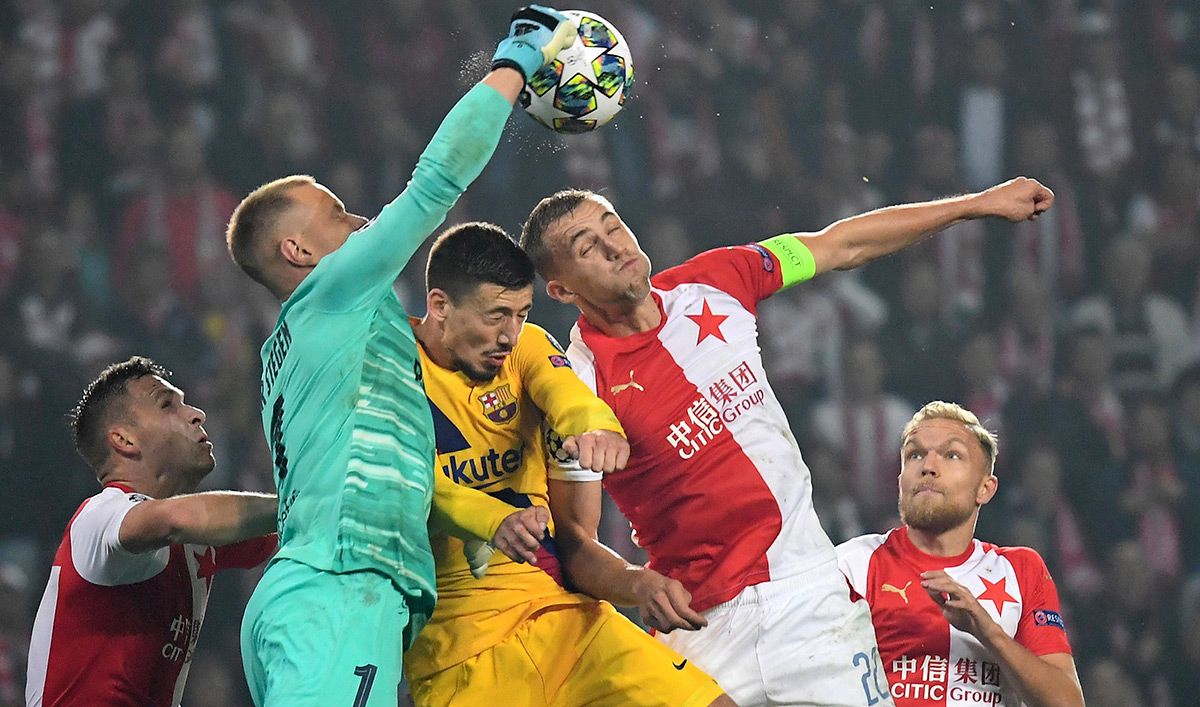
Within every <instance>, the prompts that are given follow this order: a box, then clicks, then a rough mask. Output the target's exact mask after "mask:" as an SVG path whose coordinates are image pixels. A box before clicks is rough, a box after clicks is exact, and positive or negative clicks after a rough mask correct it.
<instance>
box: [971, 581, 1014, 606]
mask: <svg viewBox="0 0 1200 707" xmlns="http://www.w3.org/2000/svg"><path fill="white" fill-rule="evenodd" d="M979 581H980V582H983V586H984V587H986V589H984V590H983V593H982V594H980V595H979V596H977V597H975V598H976V599H978V600H979V603H980V604H982V603H983V602H985V601H990V602H992V603H993V604H995V605H996V613H997V614H1003V613H1004V605H1005V604H1007V603H1008V602H1010V601H1011V602H1013V603H1014V604H1015V603H1016V602H1017V600H1016V599H1014V598H1013V597H1012V595H1010V594H1009V593H1008V592H1007V591H1005V589H1004V583H1005V582H1006V581H1007V580H1006V579H1005V578H1004V577H1001V578H1000V581H999V582H989V581H987V580H986V579H984V578H983V577H980V578H979Z"/></svg>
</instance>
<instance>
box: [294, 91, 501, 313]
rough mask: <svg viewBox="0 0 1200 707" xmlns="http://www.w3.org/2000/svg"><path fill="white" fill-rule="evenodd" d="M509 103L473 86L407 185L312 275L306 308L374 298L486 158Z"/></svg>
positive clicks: (333, 306) (333, 308) (350, 305)
mask: <svg viewBox="0 0 1200 707" xmlns="http://www.w3.org/2000/svg"><path fill="white" fill-rule="evenodd" d="M511 113H512V106H511V105H510V104H509V103H508V101H507V100H505V99H504V97H503V96H501V95H500V93H499V92H498V91H496V90H495V89H493V88H492V87H491V86H487V85H484V84H479V85H477V86H475V87H474V88H473V89H471V90H470V91H468V92H467V94H466V95H465V96H463V97H462V98H461V99H460V100H459V101H458V103H457V104H456V105H455V106H454V108H452V109H451V110H450V113H449V114H447V115H446V118H445V119H444V120H443V121H442V124H441V126H440V127H439V128H438V130H437V133H435V134H434V136H433V139H432V140H431V141H430V142H429V145H428V146H427V147H426V148H425V151H424V152H423V153H422V154H421V157H420V158H419V159H418V160H417V166H416V169H415V170H414V171H413V175H412V179H411V180H410V181H409V183H408V186H407V187H406V188H405V189H404V191H403V192H401V194H400V195H399V196H397V197H396V198H395V200H393V201H392V202H391V203H390V204H388V205H387V206H385V207H383V210H382V211H380V212H379V215H378V216H376V217H375V218H374V219H373V220H372V221H371V222H370V223H368V224H367V225H366V226H365V227H363V228H362V229H360V230H359V231H358V232H356V233H354V234H351V236H350V238H349V239H347V241H346V242H345V244H343V245H342V246H341V247H340V248H338V249H337V250H336V251H334V252H333V253H330V254H329V255H328V256H326V257H325V258H323V259H322V260H321V262H320V263H319V264H318V265H317V268H316V269H315V270H314V271H313V273H312V276H310V277H313V278H314V282H313V285H312V290H311V291H310V293H309V297H310V298H311V299H310V301H311V302H312V306H314V307H317V308H319V309H324V310H329V311H341V310H348V309H353V308H355V307H356V306H360V305H361V304H363V303H366V302H371V301H374V300H375V299H376V298H377V297H378V295H379V292H380V290H381V289H383V288H387V287H391V286H392V283H393V282H394V281H395V279H396V277H397V276H399V274H400V271H401V270H402V269H403V268H404V266H405V265H406V264H407V263H408V260H409V258H411V257H412V255H413V253H415V252H416V250H417V248H419V247H420V245H421V243H422V242H424V241H425V239H426V238H428V237H429V236H430V235H431V234H432V233H433V231H434V230H435V229H436V228H437V227H438V226H439V225H440V224H441V223H442V221H444V220H445V218H446V214H447V212H449V211H450V209H451V208H452V207H453V206H454V203H455V202H456V201H458V197H459V196H461V195H462V193H463V192H464V191H466V189H467V186H468V185H470V183H471V182H473V181H474V180H475V178H476V177H478V176H479V173H480V172H482V171H483V168H484V167H485V166H486V165H487V162H488V160H489V159H491V156H492V153H493V152H494V151H495V149H496V145H497V144H499V142H500V134H501V132H502V131H503V129H504V124H505V122H506V121H507V120H508V116H509V115H510V114H511Z"/></svg>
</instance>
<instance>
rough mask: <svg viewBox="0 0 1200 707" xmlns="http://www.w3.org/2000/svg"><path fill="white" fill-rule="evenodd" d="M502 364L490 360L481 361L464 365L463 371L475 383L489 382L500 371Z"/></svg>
mask: <svg viewBox="0 0 1200 707" xmlns="http://www.w3.org/2000/svg"><path fill="white" fill-rule="evenodd" d="M502 365H504V364H502V363H501V364H495V363H492V362H491V361H483V362H480V363H476V364H474V365H472V366H466V367H464V370H463V373H466V374H467V377H468V378H470V379H471V380H473V381H475V382H476V383H490V382H492V380H493V379H495V377H496V376H497V375H498V374H499V373H500V367H501V366H502Z"/></svg>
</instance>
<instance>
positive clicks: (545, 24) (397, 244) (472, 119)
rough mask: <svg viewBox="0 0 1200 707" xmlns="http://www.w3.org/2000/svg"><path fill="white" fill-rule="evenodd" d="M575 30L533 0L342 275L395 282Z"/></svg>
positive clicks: (356, 246)
mask: <svg viewBox="0 0 1200 707" xmlns="http://www.w3.org/2000/svg"><path fill="white" fill-rule="evenodd" d="M575 34H576V30H575V27H574V25H573V24H572V23H571V22H570V21H569V20H567V19H566V18H565V16H563V15H562V14H561V13H559V12H558V11H556V10H553V9H551V8H548V7H542V6H538V5H532V6H529V7H525V8H522V9H520V10H518V11H517V12H516V13H515V14H514V15H513V17H512V21H511V23H510V25H509V34H508V36H507V37H506V38H505V39H504V40H503V41H501V42H500V45H499V47H498V48H497V49H496V53H495V56H494V58H493V62H492V67H493V68H492V71H491V72H490V73H489V74H488V75H487V76H486V77H485V78H484V79H483V80H482V81H480V83H479V84H478V85H476V86H475V87H474V88H472V89H471V90H470V91H468V92H467V94H466V95H465V96H463V97H462V98H461V99H459V101H458V103H457V104H455V106H454V107H453V108H452V109H451V110H450V112H449V113H448V114H447V115H446V117H445V119H443V121H442V124H441V126H439V127H438V130H437V132H436V133H434V136H433V138H432V139H431V140H430V142H429V145H428V146H427V147H426V148H425V151H424V152H423V153H422V154H421V156H420V158H418V160H417V166H416V168H415V169H414V170H413V175H412V179H411V180H410V181H409V183H408V186H407V187H405V189H404V191H403V192H401V194H400V195H399V196H398V197H396V199H395V200H394V201H392V202H391V203H390V204H388V205H387V206H385V207H384V208H383V210H382V211H380V213H379V215H378V216H377V217H376V218H375V219H374V220H373V221H371V222H370V223H369V224H367V225H366V226H365V227H364V228H363V229H362V231H361V233H357V234H355V235H354V236H352V237H351V238H350V239H349V240H348V241H347V242H346V245H345V246H343V248H341V249H340V250H339V252H338V254H337V255H336V256H334V257H336V258H337V259H338V261H339V271H340V278H339V279H343V280H346V281H348V282H350V283H353V284H354V286H355V287H358V288H361V287H362V286H363V284H362V283H363V282H376V281H382V282H385V283H387V284H389V285H390V284H391V282H392V281H393V280H394V279H395V278H396V276H397V275H398V274H399V272H400V270H401V269H403V267H404V266H405V265H406V264H407V263H408V260H409V258H411V257H412V254H413V253H414V252H415V251H416V249H417V248H418V247H420V245H421V243H422V242H423V241H424V240H425V239H426V238H428V237H429V235H430V234H432V233H433V232H434V230H435V229H436V228H437V227H438V226H439V225H440V224H441V223H442V222H443V221H444V220H445V218H446V214H447V213H448V212H449V211H450V209H451V208H453V206H454V204H455V202H457V201H458V198H459V196H461V195H462V194H463V192H465V191H466V190H467V187H468V186H469V185H470V184H471V182H473V181H474V180H475V178H476V177H478V176H479V174H480V173H481V172H482V171H483V168H484V167H485V166H486V165H487V163H488V160H490V159H491V157H492V153H493V152H495V149H496V145H497V144H498V143H499V141H500V135H501V133H502V131H503V130H504V125H505V123H506V122H507V120H508V116H509V114H510V113H511V112H512V105H513V103H514V102H515V101H516V99H517V95H518V94H520V92H521V89H522V87H523V86H524V85H525V81H526V79H527V78H528V77H530V76H532V75H533V73H534V72H536V71H537V70H538V69H540V68H541V67H542V66H543V65H544V64H545V63H546V62H547V61H550V60H553V59H554V57H555V56H557V55H558V52H559V51H560V50H561V49H563V48H564V47H566V46H569V45H570V43H571V41H573V40H574V37H575Z"/></svg>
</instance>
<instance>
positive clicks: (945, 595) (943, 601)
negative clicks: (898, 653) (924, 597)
mask: <svg viewBox="0 0 1200 707" xmlns="http://www.w3.org/2000/svg"><path fill="white" fill-rule="evenodd" d="M921 588H922V589H924V590H925V593H926V594H928V595H929V598H930V599H933V603H935V604H937V605H938V607H939V608H941V610H942V615H943V616H945V617H946V620H947V621H949V622H950V625H951V626H953V627H954V628H956V629H958V630H959V631H966V632H967V633H969V634H971V635H972V636H975V637H976V638H979V639H980V640H982V639H983V635H984V634H985V633H986V632H988V631H991V630H994V629H996V628H999V624H997V623H996V621H995V619H993V618H992V617H991V615H990V614H988V612H987V610H986V609H984V608H983V607H982V606H980V604H979V600H978V599H976V598H975V595H974V594H972V593H971V590H969V589H967V588H966V587H964V586H963V585H961V584H959V583H958V582H955V581H954V580H953V579H950V575H948V574H946V573H945V571H943V570H933V571H932V572H922V573H921Z"/></svg>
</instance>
